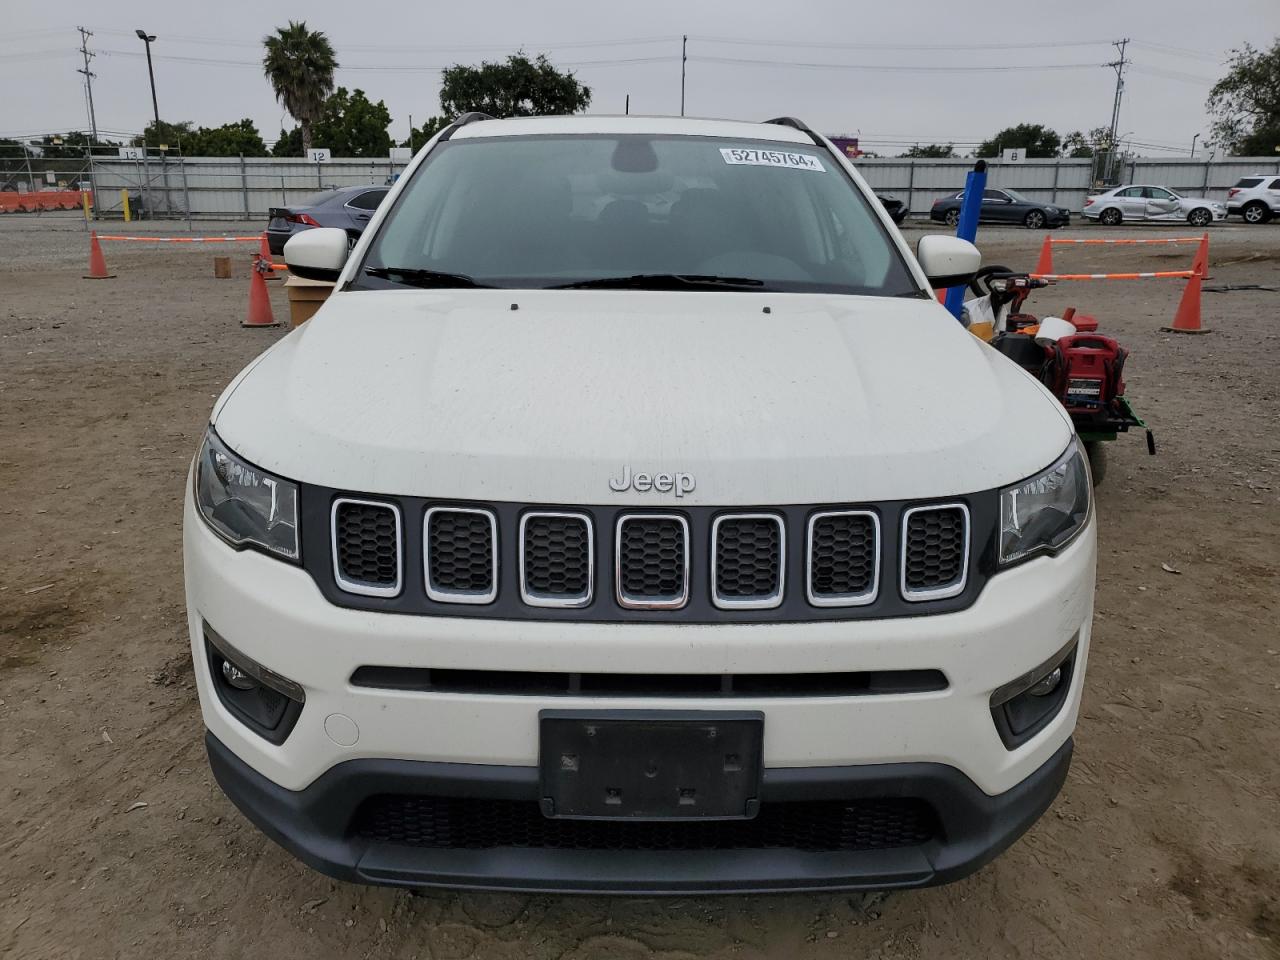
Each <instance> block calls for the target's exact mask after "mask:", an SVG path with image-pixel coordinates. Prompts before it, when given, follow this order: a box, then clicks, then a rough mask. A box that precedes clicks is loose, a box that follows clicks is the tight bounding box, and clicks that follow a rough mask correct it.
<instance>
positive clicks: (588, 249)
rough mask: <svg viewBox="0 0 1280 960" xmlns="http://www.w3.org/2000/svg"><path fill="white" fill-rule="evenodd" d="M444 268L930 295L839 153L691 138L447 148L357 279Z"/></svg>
mask: <svg viewBox="0 0 1280 960" xmlns="http://www.w3.org/2000/svg"><path fill="white" fill-rule="evenodd" d="M873 202H874V201H873ZM440 275H444V276H443V277H441V276H440ZM428 278H430V279H431V282H432V283H433V284H434V285H455V286H457V285H476V286H495V287H515V288H530V287H562V286H569V285H589V286H607V285H608V284H609V282H610V281H612V280H622V279H623V278H625V279H627V280H629V281H630V285H631V286H633V287H635V286H639V287H644V286H645V285H652V286H655V287H659V288H662V289H670V283H671V282H672V281H673V280H674V279H677V278H678V279H679V281H680V282H682V283H692V284H693V285H694V288H696V287H697V285H698V284H704V285H706V286H707V288H712V286H713V281H714V282H716V283H719V286H716V287H715V288H717V289H724V288H725V284H724V281H726V280H730V281H732V287H737V288H741V289H752V290H788V291H815V292H817V291H823V292H826V291H829V292H836V293H854V294H873V295H881V296H901V295H910V294H917V293H919V287H918V285H917V284H916V282H915V281H914V280H913V279H912V277H911V274H910V273H909V272H908V269H907V266H906V263H905V262H904V260H903V258H902V257H901V255H900V254H899V252H898V250H897V249H896V247H895V246H894V244H893V243H892V242H891V241H890V239H889V234H888V232H887V230H886V229H885V227H884V226H883V224H882V223H881V222H880V220H879V218H878V217H877V215H876V214H875V213H873V212H872V210H871V208H870V206H869V204H868V203H867V201H866V200H865V199H864V198H863V196H862V194H861V192H860V191H859V190H858V189H857V188H856V187H855V186H854V185H853V183H852V181H851V180H850V179H849V178H848V177H847V176H846V174H845V172H844V171H843V170H842V169H841V168H840V167H839V166H838V162H837V160H836V158H835V157H833V156H831V155H830V154H829V153H827V152H826V151H823V150H821V149H819V148H817V147H806V146H801V145H792V144H788V145H786V147H785V148H783V147H782V146H781V145H779V144H777V143H762V142H752V141H736V140H722V139H718V138H713V137H690V136H644V135H626V136H580V135H579V136H530V137H500V138H499V137H494V138H483V139H482V138H476V139H460V140H451V141H448V142H445V143H441V144H439V145H437V146H436V147H435V148H434V149H433V150H432V151H431V154H430V156H429V157H428V159H427V161H426V162H425V163H424V164H423V165H422V167H420V168H419V169H418V170H417V171H416V172H415V174H414V175H413V178H412V180H411V181H410V182H409V183H408V184H407V185H406V187H405V190H404V192H403V193H402V194H401V195H400V197H399V199H398V200H397V202H396V204H395V206H394V208H393V209H392V210H391V211H390V213H389V215H388V217H387V219H386V221H385V222H384V223H383V225H382V227H381V229H380V230H379V231H378V233H377V235H376V236H375V237H374V239H373V242H372V245H371V246H370V248H369V251H368V254H367V256H366V259H365V261H364V263H363V264H362V268H361V271H360V276H359V278H358V280H357V283H356V286H357V287H366V288H374V287H387V286H395V285H397V284H404V283H408V284H410V285H413V284H417V283H422V282H425V281H426V280H427V279H428ZM656 278H663V279H664V280H665V281H666V283H665V284H664V283H661V282H659V281H658V280H657V279H656ZM650 281H652V283H650Z"/></svg>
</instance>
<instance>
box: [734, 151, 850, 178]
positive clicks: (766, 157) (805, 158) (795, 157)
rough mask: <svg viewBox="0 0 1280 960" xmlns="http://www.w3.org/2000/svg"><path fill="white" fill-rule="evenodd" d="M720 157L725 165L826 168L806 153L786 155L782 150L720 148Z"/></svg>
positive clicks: (821, 169)
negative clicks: (743, 164) (744, 164)
mask: <svg viewBox="0 0 1280 960" xmlns="http://www.w3.org/2000/svg"><path fill="white" fill-rule="evenodd" d="M720 156H722V157H724V162H725V163H746V164H750V165H752V166H757V167H790V168H792V169H793V170H817V171H818V172H819V173H826V172H827V170H826V168H825V167H824V166H823V165H822V162H821V161H820V160H819V159H818V158H817V157H811V156H810V155H809V154H807V153H787V152H786V151H783V150H746V149H743V148H741V147H721V148H720Z"/></svg>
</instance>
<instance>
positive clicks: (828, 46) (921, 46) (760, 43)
mask: <svg viewBox="0 0 1280 960" xmlns="http://www.w3.org/2000/svg"><path fill="white" fill-rule="evenodd" d="M689 39H690V40H699V41H702V42H703V43H727V44H735V45H739V46H750V47H807V48H811V49H822V50H954V49H956V44H954V43H879V42H874V41H872V42H867V43H831V42H827V41H823V40H773V39H770V40H749V39H747V38H745V37H718V36H712V35H708V34H689ZM1106 44H1107V41H1105V40H1067V41H1064V42H1061V43H1059V42H1056V41H1052V40H1045V41H1033V42H1030V43H1013V42H1001V43H996V42H991V43H966V44H964V45H963V47H964V49H966V50H1023V49H1031V48H1042V47H1103V46H1106Z"/></svg>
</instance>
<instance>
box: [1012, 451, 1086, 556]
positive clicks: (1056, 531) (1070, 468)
mask: <svg viewBox="0 0 1280 960" xmlns="http://www.w3.org/2000/svg"><path fill="white" fill-rule="evenodd" d="M1091 496H1092V490H1091V484H1090V480H1089V468H1088V466H1087V465H1086V464H1085V459H1084V452H1083V451H1082V450H1081V449H1080V446H1079V443H1078V442H1077V441H1075V440H1072V441H1071V446H1069V447H1067V452H1066V453H1064V454H1063V455H1062V456H1061V457H1060V458H1059V459H1058V461H1057V462H1056V463H1055V464H1054V465H1053V466H1051V467H1050V468H1049V469H1048V470H1045V471H1044V472H1043V473H1040V474H1037V475H1036V476H1034V477H1032V478H1031V479H1030V480H1024V481H1023V482H1022V483H1019V484H1017V485H1016V486H1012V487H1006V488H1005V489H1004V490H1001V491H1000V563H1001V565H1002V566H1003V565H1007V564H1010V563H1014V562H1016V561H1018V560H1025V559H1026V558H1027V557H1031V556H1034V555H1035V554H1037V553H1045V552H1050V551H1053V550H1057V549H1058V548H1059V547H1062V546H1064V545H1066V543H1067V542H1068V541H1070V540H1071V538H1072V537H1074V536H1075V535H1076V534H1077V533H1079V532H1080V530H1081V528H1082V527H1084V524H1085V521H1086V520H1088V519H1089V503H1090V497H1091Z"/></svg>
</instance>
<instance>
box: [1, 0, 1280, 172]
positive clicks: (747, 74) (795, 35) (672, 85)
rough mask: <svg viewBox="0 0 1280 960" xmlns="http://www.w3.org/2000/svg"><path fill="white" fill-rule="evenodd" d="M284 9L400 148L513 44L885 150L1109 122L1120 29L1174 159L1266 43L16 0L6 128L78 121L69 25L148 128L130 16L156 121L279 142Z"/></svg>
mask: <svg viewBox="0 0 1280 960" xmlns="http://www.w3.org/2000/svg"><path fill="white" fill-rule="evenodd" d="M978 11H980V14H979V13H978ZM289 17H293V18H295V19H305V20H306V22H307V25H308V26H309V27H312V28H313V29H319V30H323V31H325V32H326V33H327V34H328V35H329V39H330V40H331V42H332V43H333V46H334V48H335V50H336V51H337V55H338V60H339V62H340V64H341V69H339V71H338V74H337V83H338V84H339V85H342V86H346V87H348V88H353V87H359V88H361V89H363V90H365V91H366V93H367V94H368V95H369V97H370V99H373V100H375V101H376V100H379V99H381V100H385V101H386V103H387V106H388V107H389V108H390V110H391V114H392V117H393V118H394V120H393V125H392V128H391V133H392V135H393V136H395V137H396V138H397V139H403V138H405V137H406V136H407V135H408V129H409V116H410V115H412V116H413V118H414V122H415V123H421V122H422V119H424V118H425V117H427V116H428V115H431V114H434V113H436V112H438V110H439V102H438V99H437V95H438V90H439V72H438V69H431V68H438V67H440V66H441V65H449V64H453V63H476V62H479V61H480V60H482V59H485V58H489V59H495V58H501V57H502V56H504V55H505V54H507V53H509V52H511V51H514V50H516V49H518V48H521V47H522V48H523V49H524V50H525V51H526V52H528V53H530V54H534V53H539V52H545V53H547V54H548V55H549V56H550V57H551V59H552V60H553V62H555V63H556V64H558V65H562V66H565V67H569V68H571V69H572V70H573V71H574V72H575V74H576V75H577V76H578V78H579V79H580V80H581V81H582V82H583V83H586V84H587V85H588V86H590V87H591V90H592V102H591V111H592V112H598V113H621V112H622V111H623V106H624V100H625V97H626V95H627V94H630V95H631V110H632V112H633V113H665V114H674V113H679V111H680V36H681V35H682V34H687V35H688V36H689V45H688V51H689V62H688V80H687V98H686V112H687V113H689V114H691V115H696V116H714V117H734V118H743V119H766V118H768V117H772V116H776V115H778V114H791V115H794V116H798V117H801V118H803V119H804V120H806V121H807V122H808V123H809V124H810V125H812V126H814V127H816V128H818V129H820V130H821V131H823V132H824V133H828V134H837V133H848V134H853V135H860V136H861V138H862V140H863V141H864V144H865V146H866V148H867V149H872V150H878V151H880V152H883V153H890V154H891V153H897V152H900V151H901V149H902V146H900V145H899V144H901V143H910V142H912V141H916V140H918V141H920V142H926V143H927V142H945V141H955V142H957V144H965V146H966V147H967V146H968V145H971V144H972V143H974V142H976V141H979V140H982V139H984V138H986V137H988V136H989V135H991V134H992V133H994V132H995V131H996V130H997V129H999V128H1001V127H1004V126H1008V125H1011V124H1014V123H1019V122H1034V123H1044V124H1047V125H1049V126H1051V127H1053V128H1054V129H1056V130H1057V131H1059V132H1060V133H1062V134H1066V133H1067V132H1069V131H1072V130H1076V129H1081V130H1088V129H1089V128H1090V127H1096V126H1105V125H1107V124H1108V123H1109V121H1110V116H1111V103H1112V96H1113V91H1114V85H1115V74H1114V72H1113V71H1112V70H1111V69H1109V68H1107V67H1105V66H1103V64H1105V63H1106V62H1107V61H1110V60H1113V59H1115V58H1116V56H1117V51H1116V50H1115V49H1114V48H1112V47H1111V46H1110V42H1111V41H1113V40H1118V39H1121V38H1123V37H1128V38H1130V39H1131V40H1132V41H1133V42H1132V43H1131V44H1130V45H1129V56H1130V57H1131V59H1132V61H1133V66H1132V67H1131V69H1130V72H1129V74H1128V79H1127V83H1126V90H1125V98H1124V105H1123V110H1122V113H1121V119H1120V127H1119V130H1118V131H1117V132H1119V133H1129V139H1130V140H1131V141H1132V142H1133V143H1134V146H1135V148H1136V149H1137V150H1139V151H1140V152H1145V153H1151V154H1161V153H1163V154H1164V155H1169V154H1170V153H1172V152H1173V151H1181V152H1183V153H1185V152H1186V151H1187V150H1188V149H1189V148H1190V145H1191V139H1192V136H1193V135H1194V134H1196V133H1200V134H1201V135H1202V140H1203V138H1204V136H1205V135H1207V134H1208V132H1209V127H1208V119H1207V117H1206V116H1205V112H1204V101H1205V97H1206V95H1207V93H1208V91H1209V87H1210V86H1211V85H1212V83H1213V81H1214V80H1215V79H1217V78H1218V77H1219V76H1220V75H1221V74H1222V72H1223V71H1222V66H1221V64H1222V62H1223V60H1224V59H1225V57H1226V56H1227V54H1228V52H1229V51H1230V49H1231V48H1232V47H1235V46H1238V45H1239V44H1241V43H1242V42H1243V41H1245V40H1251V41H1252V42H1253V43H1254V44H1255V45H1258V44H1264V45H1265V44H1267V43H1269V42H1270V40H1271V39H1272V38H1274V37H1275V36H1276V35H1277V34H1280V0H1216V2H1213V3H1207V2H1205V0H1194V2H1191V0H986V2H981V3H973V2H970V3H964V2H956V0H898V2H886V0H877V2H865V0H787V2H770V3H764V2H760V0H736V2H729V0H639V2H633V3H627V4H622V3H616V2H608V0H594V2H587V0H538V2H529V0H495V2H458V3H447V2H441V0H436V2H433V3H408V2H396V3H383V2H363V3H352V2H350V0H308V2H306V3H288V2H286V3H269V4H264V3H260V2H248V0H216V2H210V0H177V2H175V0H167V2H163V3H161V2H158V0H64V2H58V3H37V2H34V0H15V2H13V3H8V4H6V5H5V11H4V15H3V22H4V29H3V32H0V86H3V89H4V90H5V91H6V93H5V96H4V97H3V101H2V102H0V136H25V135H32V134H38V133H44V132H53V131H66V130H73V129H81V130H85V129H88V120H87V112H86V109H85V99H84V89H83V84H82V78H81V76H80V75H79V74H77V73H76V72H75V71H76V69H77V68H78V67H80V66H81V62H80V55H79V53H77V52H76V48H77V47H78V46H79V39H80V35H79V34H78V33H77V32H76V29H75V28H76V27H77V26H84V27H87V28H88V29H90V30H92V31H94V36H93V37H92V39H91V40H90V48H91V49H92V50H94V51H96V53H97V56H96V58H95V59H94V60H93V63H92V69H93V71H94V73H96V74H97V78H96V80H95V81H94V86H93V91H94V102H95V105H96V107H97V117H98V127H99V130H100V131H106V132H108V133H109V134H112V135H122V134H132V133H136V132H138V131H140V130H141V129H142V127H143V126H144V125H145V124H146V123H147V122H149V121H150V118H151V102H150V93H149V90H148V86H147V67H146V61H145V59H144V58H143V44H142V42H141V41H140V40H139V39H138V38H137V37H136V36H135V35H134V30H135V28H138V27H142V28H145V29H146V30H147V31H148V32H150V33H153V34H156V35H157V37H158V39H157V40H156V42H155V43H154V44H153V46H152V51H153V54H154V55H155V58H156V59H155V71H156V85H157V88H158V93H159V103H160V115H161V117H163V118H164V119H166V120H175V121H176V120H191V121H194V122H195V123H196V124H197V125H206V126H215V125H218V124H221V123H225V122H228V121H233V120H238V119H240V118H242V117H249V118H250V119H252V120H253V121H254V123H256V124H257V126H258V128H259V130H260V131H261V132H262V134H263V136H264V137H265V138H266V139H267V140H273V139H275V138H276V137H277V136H278V135H279V133H278V131H279V130H280V128H281V125H282V124H283V125H284V126H285V127H286V128H288V127H291V126H293V121H292V120H291V119H290V118H289V117H288V116H286V115H284V113H283V110H282V108H281V107H280V106H279V104H277V103H276V102H275V99H274V98H273V96H272V93H271V90H270V88H269V87H268V85H267V83H266V81H265V80H264V79H263V75H262V70H261V67H260V65H259V64H260V61H261V58H262V47H261V40H262V37H263V35H264V34H266V33H267V32H268V31H269V30H270V28H271V27H273V26H275V25H277V24H278V25H283V24H284V22H285V21H286V20H287V19H288V18H289ZM975 67H977V68H999V69H990V70H987V69H983V70H975V69H968V68H975ZM955 68H966V69H955Z"/></svg>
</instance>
